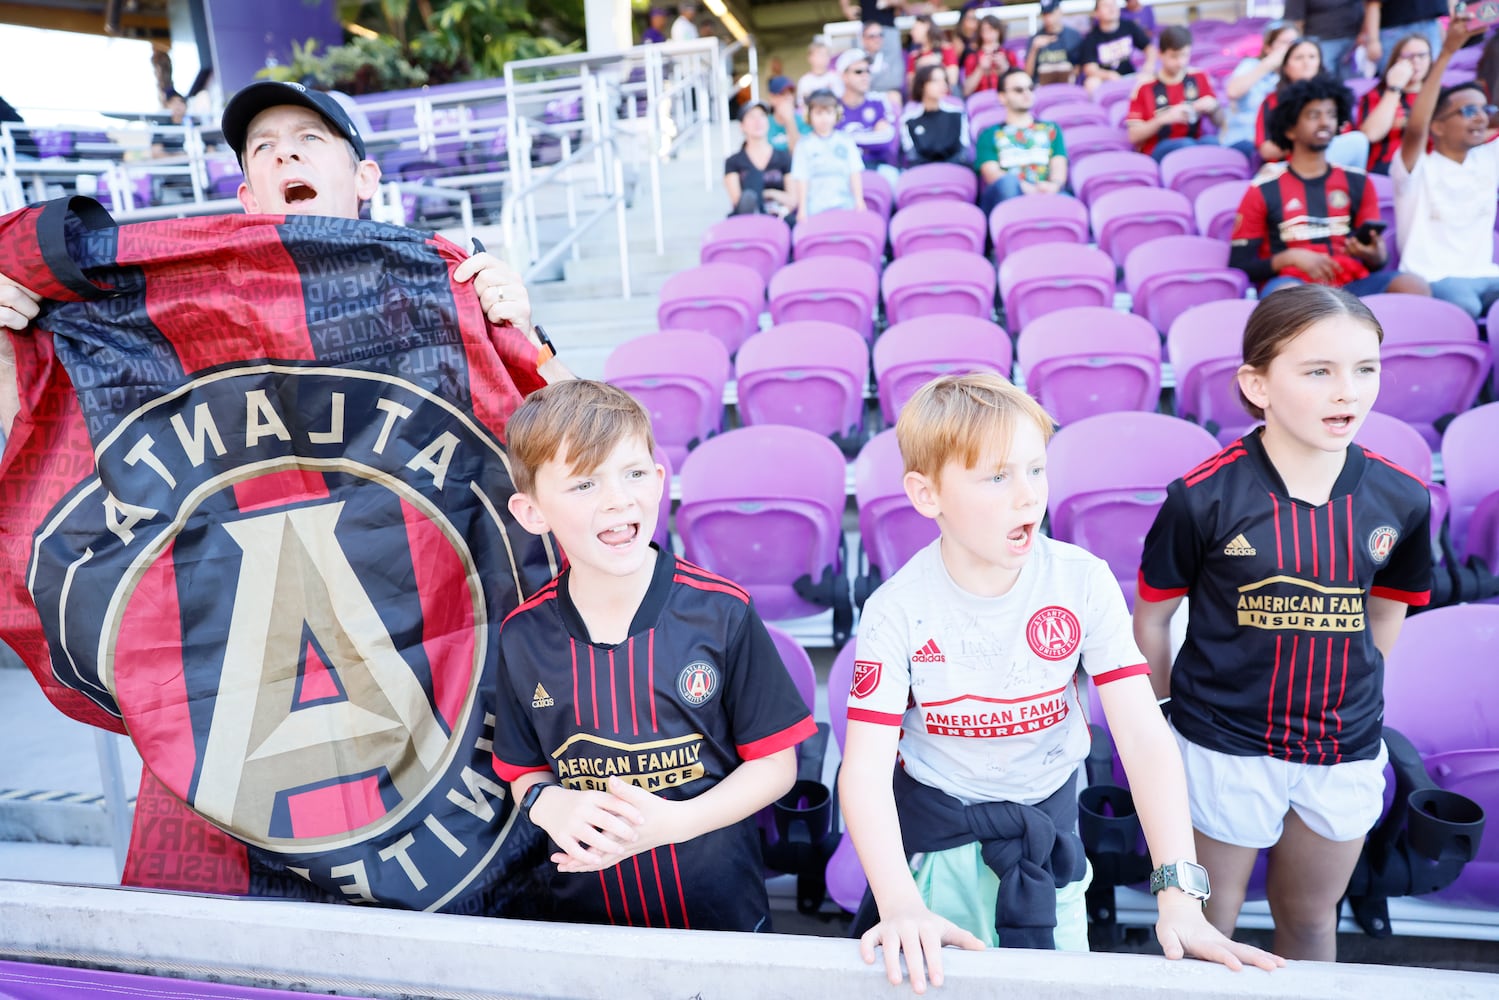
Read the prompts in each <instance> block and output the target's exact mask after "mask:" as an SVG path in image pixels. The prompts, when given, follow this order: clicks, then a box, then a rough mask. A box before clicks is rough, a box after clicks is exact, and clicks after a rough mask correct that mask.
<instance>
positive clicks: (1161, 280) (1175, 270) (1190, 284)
mask: <svg viewBox="0 0 1499 1000" xmlns="http://www.w3.org/2000/svg"><path fill="white" fill-rule="evenodd" d="M1228 249H1229V245H1228V244H1227V243H1223V242H1221V241H1219V240H1214V239H1209V238H1208V237H1206V236H1166V237H1162V238H1161V239H1156V240H1151V241H1150V242H1148V243H1142V244H1140V245H1139V246H1137V247H1135V248H1134V249H1133V250H1131V251H1130V253H1129V256H1128V257H1126V258H1125V259H1124V287H1125V288H1126V289H1127V290H1128V291H1129V293H1130V295H1131V296H1132V298H1133V306H1132V307H1131V308H1132V309H1133V311H1134V313H1135V314H1136V315H1137V316H1144V317H1145V318H1146V319H1148V320H1150V322H1151V323H1152V324H1153V325H1154V326H1155V328H1156V329H1157V330H1169V329H1171V324H1172V323H1173V322H1175V320H1176V317H1178V316H1180V315H1181V314H1182V313H1183V312H1184V311H1185V310H1187V309H1190V308H1192V307H1193V306H1196V305H1201V304H1202V303H1204V302H1215V301H1217V300H1218V299H1241V298H1243V297H1244V292H1245V291H1246V290H1247V289H1248V288H1249V278H1248V277H1247V276H1246V275H1245V274H1244V272H1243V271H1241V270H1239V269H1238V268H1236V267H1229V266H1228Z"/></svg>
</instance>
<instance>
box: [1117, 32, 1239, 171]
mask: <svg viewBox="0 0 1499 1000" xmlns="http://www.w3.org/2000/svg"><path fill="white" fill-rule="evenodd" d="M1160 48H1161V56H1160V61H1161V68H1160V72H1159V73H1157V74H1156V76H1155V78H1154V79H1151V80H1146V81H1145V82H1144V83H1142V84H1140V86H1138V87H1136V88H1135V93H1134V96H1133V97H1131V98H1130V104H1129V115H1128V116H1127V117H1126V118H1125V126H1126V127H1127V128H1128V129H1129V139H1130V142H1132V143H1134V144H1135V148H1136V149H1138V150H1139V151H1140V152H1142V153H1148V154H1149V155H1151V156H1153V157H1155V159H1156V160H1157V161H1159V160H1161V159H1162V158H1164V157H1165V155H1166V154H1167V153H1169V152H1171V151H1172V150H1176V149H1181V148H1182V147H1183V146H1191V145H1194V144H1196V143H1198V142H1201V141H1202V120H1203V119H1204V118H1208V117H1212V116H1215V115H1217V114H1218V111H1219V104H1218V97H1217V95H1216V94H1214V93H1213V85H1212V84H1211V83H1209V82H1208V78H1207V74H1205V73H1203V72H1202V71H1201V70H1194V69H1189V68H1188V63H1189V62H1191V59H1192V33H1191V32H1190V31H1188V30H1187V29H1186V28H1184V27H1182V26H1181V25H1179V24H1173V25H1171V26H1169V27H1167V28H1165V29H1164V30H1162V32H1161V41H1160Z"/></svg>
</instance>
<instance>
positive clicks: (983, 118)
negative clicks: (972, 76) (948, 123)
mask: <svg viewBox="0 0 1499 1000" xmlns="http://www.w3.org/2000/svg"><path fill="white" fill-rule="evenodd" d="M979 93H980V94H983V93H986V91H982V90H981V91H979ZM987 93H991V94H992V93H994V91H987ZM1005 117H1006V115H1005V109H1004V108H1003V107H1001V106H999V105H997V104H991V105H988V106H987V107H982V108H979V109H978V110H977V111H974V112H971V113H970V114H969V115H968V132H969V134H970V135H971V136H973V139H974V141H975V142H977V141H978V137H979V136H981V135H983V134H984V132H985V131H987V130H988V129H991V128H993V127H994V126H996V125H1003V124H1004V123H1005Z"/></svg>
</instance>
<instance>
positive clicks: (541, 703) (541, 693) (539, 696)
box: [531, 684, 556, 708]
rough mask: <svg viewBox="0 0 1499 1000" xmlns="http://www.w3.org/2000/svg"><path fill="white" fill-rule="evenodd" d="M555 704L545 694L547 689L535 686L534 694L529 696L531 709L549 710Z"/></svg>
mask: <svg viewBox="0 0 1499 1000" xmlns="http://www.w3.org/2000/svg"><path fill="white" fill-rule="evenodd" d="M555 704H556V702H554V701H552V696H551V695H549V694H547V689H546V688H544V687H542V686H541V685H540V684H537V685H536V693H535V694H533V695H531V707H532V708H551V707H552V706H553V705H555Z"/></svg>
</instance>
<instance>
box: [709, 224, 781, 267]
mask: <svg viewBox="0 0 1499 1000" xmlns="http://www.w3.org/2000/svg"><path fill="white" fill-rule="evenodd" d="M790 255H791V230H790V229H789V228H788V227H787V226H786V223H784V222H782V221H781V220H780V219H778V218H776V217H775V216H773V215H734V216H730V217H729V218H727V219H724V220H723V221H722V222H716V223H714V224H713V225H711V226H709V227H708V231H707V232H706V233H704V234H703V249H702V254H701V257H700V258H699V259H700V261H701V262H702V263H704V264H714V263H726V264H743V265H744V266H745V267H748V268H750V269H752V270H754V271H755V272H756V273H758V274H759V275H760V279H761V280H762V281H765V282H769V281H770V276H771V275H772V274H775V273H776V270H777V269H778V268H779V267H780V266H781V265H782V264H784V263H786V258H787V257H789V256H790Z"/></svg>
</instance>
